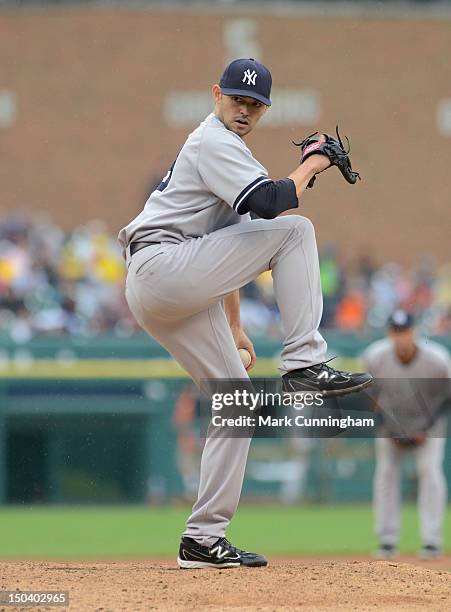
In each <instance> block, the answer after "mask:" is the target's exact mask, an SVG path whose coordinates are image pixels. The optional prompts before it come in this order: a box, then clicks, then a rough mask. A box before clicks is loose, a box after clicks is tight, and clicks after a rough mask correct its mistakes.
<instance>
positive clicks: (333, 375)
mask: <svg viewBox="0 0 451 612" xmlns="http://www.w3.org/2000/svg"><path fill="white" fill-rule="evenodd" d="M322 378H325V379H326V380H332V379H333V378H337V375H336V374H329V373H328V372H326V370H324V371H323V372H321V374H319V375H318V376H317V379H318V380H321V379H322Z"/></svg>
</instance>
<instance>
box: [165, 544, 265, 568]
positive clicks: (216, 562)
mask: <svg viewBox="0 0 451 612" xmlns="http://www.w3.org/2000/svg"><path fill="white" fill-rule="evenodd" d="M177 563H178V565H179V567H181V568H182V569H202V568H207V567H219V568H224V567H225V568H228V567H240V566H241V565H244V566H247V567H264V566H265V565H267V563H268V562H267V561H266V559H265V558H264V557H262V556H261V555H257V554H256V553H250V552H247V551H245V550H241V549H239V548H236V547H235V546H232V544H230V542H229V541H228V540H226V539H225V538H219V540H218V541H217V542H216V543H215V544H214V545H213V546H212V547H210V548H209V547H208V546H202V545H201V544H199V543H198V542H196V540H193V539H192V538H188V537H183V538H182V541H181V543H180V549H179V556H178V558H177Z"/></svg>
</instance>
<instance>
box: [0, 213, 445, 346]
mask: <svg viewBox="0 0 451 612" xmlns="http://www.w3.org/2000/svg"><path fill="white" fill-rule="evenodd" d="M320 260H321V280H322V287H323V293H324V315H323V327H329V328H331V327H332V328H336V329H340V330H346V331H353V332H357V333H369V332H374V331H376V332H377V331H378V330H379V329H381V328H382V327H383V326H384V325H385V322H386V319H387V316H388V314H389V313H390V312H391V311H392V310H393V309H394V308H396V307H403V308H407V309H409V310H411V311H412V312H414V313H415V314H416V315H417V316H418V318H419V321H420V325H421V327H422V328H423V331H425V332H426V333H428V334H432V335H442V334H446V333H451V262H450V263H447V264H445V265H441V266H437V265H436V264H435V263H434V261H433V260H432V259H422V260H420V261H418V262H417V264H416V265H415V266H414V267H413V268H412V269H405V268H404V267H402V266H401V265H399V264H397V263H384V264H383V265H376V263H375V262H373V260H372V258H371V256H370V255H369V254H364V255H362V256H361V257H360V258H357V259H354V260H347V259H345V258H343V257H342V256H341V255H340V253H338V252H336V251H335V250H334V248H332V247H330V248H326V249H323V251H322V253H321V256H320ZM124 278H125V266H124V263H123V260H122V258H121V254H120V251H119V248H118V245H117V243H116V238H115V236H112V235H111V234H110V233H109V232H108V231H107V228H106V226H105V225H104V224H103V222H101V221H92V222H90V223H88V224H87V225H85V226H82V227H77V228H76V229H74V230H73V231H71V232H68V233H65V232H64V231H63V230H62V229H61V228H60V227H58V226H57V225H55V224H54V223H53V222H52V220H51V219H49V218H47V217H45V216H33V217H27V216H23V215H15V216H10V217H8V218H5V219H3V220H2V221H0V334H7V335H9V336H10V337H11V338H12V339H13V340H14V341H15V342H17V343H18V344H22V343H25V342H27V341H28V340H30V339H31V338H32V337H33V336H36V335H40V334H82V335H86V336H95V335H97V334H99V333H103V332H108V331H110V332H114V333H116V334H117V335H118V336H125V335H129V334H132V333H134V332H135V331H137V329H138V328H137V325H136V323H135V322H134V319H133V318H132V316H131V314H130V313H129V310H128V307H127V304H126V302H125V299H124V295H123V284H124ZM241 306H242V308H241V310H242V322H243V324H244V325H245V326H246V328H247V329H248V331H249V333H250V334H252V335H254V336H262V335H264V336H267V337H273V338H277V337H280V335H281V329H280V317H279V313H278V309H277V305H276V303H275V300H274V294H273V290H272V280H271V274H270V272H267V273H264V274H262V275H261V276H260V277H259V278H258V279H257V280H256V281H255V282H254V283H252V284H250V285H248V286H247V287H245V288H244V289H243V290H242V298H241Z"/></svg>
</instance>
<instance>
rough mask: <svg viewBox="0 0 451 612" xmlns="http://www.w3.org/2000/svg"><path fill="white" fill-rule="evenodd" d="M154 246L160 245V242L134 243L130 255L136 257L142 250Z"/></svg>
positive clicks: (131, 245)
mask: <svg viewBox="0 0 451 612" xmlns="http://www.w3.org/2000/svg"><path fill="white" fill-rule="evenodd" d="M153 244H160V243H159V242H132V243H131V244H130V255H132V256H133V255H134V254H135V253H137V252H138V251H140V250H141V249H145V248H146V247H148V246H152V245H153Z"/></svg>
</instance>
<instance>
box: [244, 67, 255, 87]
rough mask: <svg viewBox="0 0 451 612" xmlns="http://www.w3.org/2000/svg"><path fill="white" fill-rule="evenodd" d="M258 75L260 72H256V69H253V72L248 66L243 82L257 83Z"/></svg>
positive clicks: (248, 83)
mask: <svg viewBox="0 0 451 612" xmlns="http://www.w3.org/2000/svg"><path fill="white" fill-rule="evenodd" d="M257 76H258V74H257V73H256V72H255V70H252V72H251V70H250V68H248V69H247V70H245V71H244V76H243V80H242V81H241V82H242V83H246V84H247V85H255V79H256V78H257Z"/></svg>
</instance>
